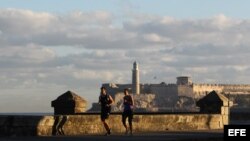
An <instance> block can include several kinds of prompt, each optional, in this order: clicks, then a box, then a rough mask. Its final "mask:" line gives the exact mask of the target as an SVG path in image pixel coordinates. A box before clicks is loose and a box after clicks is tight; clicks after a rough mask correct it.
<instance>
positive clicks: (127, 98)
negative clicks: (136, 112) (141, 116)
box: [122, 89, 134, 135]
mask: <svg viewBox="0 0 250 141" xmlns="http://www.w3.org/2000/svg"><path fill="white" fill-rule="evenodd" d="M123 106H124V109H123V113H122V123H123V125H124V127H125V129H126V132H125V134H128V132H129V130H128V127H127V125H126V119H127V118H128V122H129V129H130V135H132V133H133V127H132V120H133V106H134V100H133V97H132V96H131V95H130V94H129V93H128V89H124V97H123Z"/></svg>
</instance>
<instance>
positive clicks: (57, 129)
mask: <svg viewBox="0 0 250 141" xmlns="http://www.w3.org/2000/svg"><path fill="white" fill-rule="evenodd" d="M54 119H55V122H54V125H53V128H52V135H65V134H64V131H63V125H64V124H65V123H66V121H67V116H62V119H61V120H60V116H55V117H54Z"/></svg>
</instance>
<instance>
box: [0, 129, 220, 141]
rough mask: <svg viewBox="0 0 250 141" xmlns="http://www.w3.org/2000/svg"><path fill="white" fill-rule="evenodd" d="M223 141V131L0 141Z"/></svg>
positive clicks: (2, 140)
mask: <svg viewBox="0 0 250 141" xmlns="http://www.w3.org/2000/svg"><path fill="white" fill-rule="evenodd" d="M72 140H74V141H104V140H108V141H190V140H191V141H200V140H201V141H223V131H222V130H213V131H189V132H172V131H168V132H164V133H138V134H134V135H133V136H125V135H117V134H116V135H111V136H102V135H88V136H52V137H0V141H72Z"/></svg>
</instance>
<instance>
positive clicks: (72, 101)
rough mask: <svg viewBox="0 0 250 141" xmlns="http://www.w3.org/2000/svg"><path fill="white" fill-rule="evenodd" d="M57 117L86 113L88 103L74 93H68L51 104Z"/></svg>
mask: <svg viewBox="0 0 250 141" xmlns="http://www.w3.org/2000/svg"><path fill="white" fill-rule="evenodd" d="M51 106H52V107H54V114H55V115H63V114H75V113H81V112H85V111H86V106H87V101H86V100H85V99H83V98H81V97H80V96H78V95H77V94H75V93H74V92H71V91H67V92H65V93H64V94H62V95H60V96H59V97H58V98H57V99H56V100H54V101H52V102H51Z"/></svg>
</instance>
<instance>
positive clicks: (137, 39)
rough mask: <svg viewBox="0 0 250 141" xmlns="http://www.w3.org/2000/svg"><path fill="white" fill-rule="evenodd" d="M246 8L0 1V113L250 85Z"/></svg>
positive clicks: (162, 1) (114, 0) (229, 2)
mask: <svg viewBox="0 0 250 141" xmlns="http://www.w3.org/2000/svg"><path fill="white" fill-rule="evenodd" d="M249 5H250V1H247V0H237V1H235V0H207V1H201V0H154V1H152V0H126V1H124V0H105V1H101V0H99V1H98V0H91V1H89V0H88V1H87V0H74V1H72V0H53V1H49V0H43V1H35V0H8V1H7V0H0V89H1V92H0V97H1V98H0V113H10V112H14V113H15V112H19V113H20V112H21V113H22V112H53V108H52V107H51V101H52V100H55V99H56V98H57V97H58V96H59V95H61V94H63V93H64V92H66V91H68V90H71V91H73V92H75V93H77V94H78V95H79V96H81V97H83V98H84V99H86V100H87V101H88V105H89V107H88V108H90V106H91V104H92V103H93V102H97V100H98V95H99V88H100V87H101V85H102V83H119V84H128V83H131V77H132V76H131V70H132V64H133V62H134V61H137V62H138V63H139V69H140V78H141V83H161V82H166V83H175V82H176V77H177V76H181V75H187V76H191V77H192V80H193V82H194V83H223V84H250V82H249V80H250V78H249V76H250V64H249V59H250V47H249V45H250V40H249V39H250V9H249V8H248V6H249Z"/></svg>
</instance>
